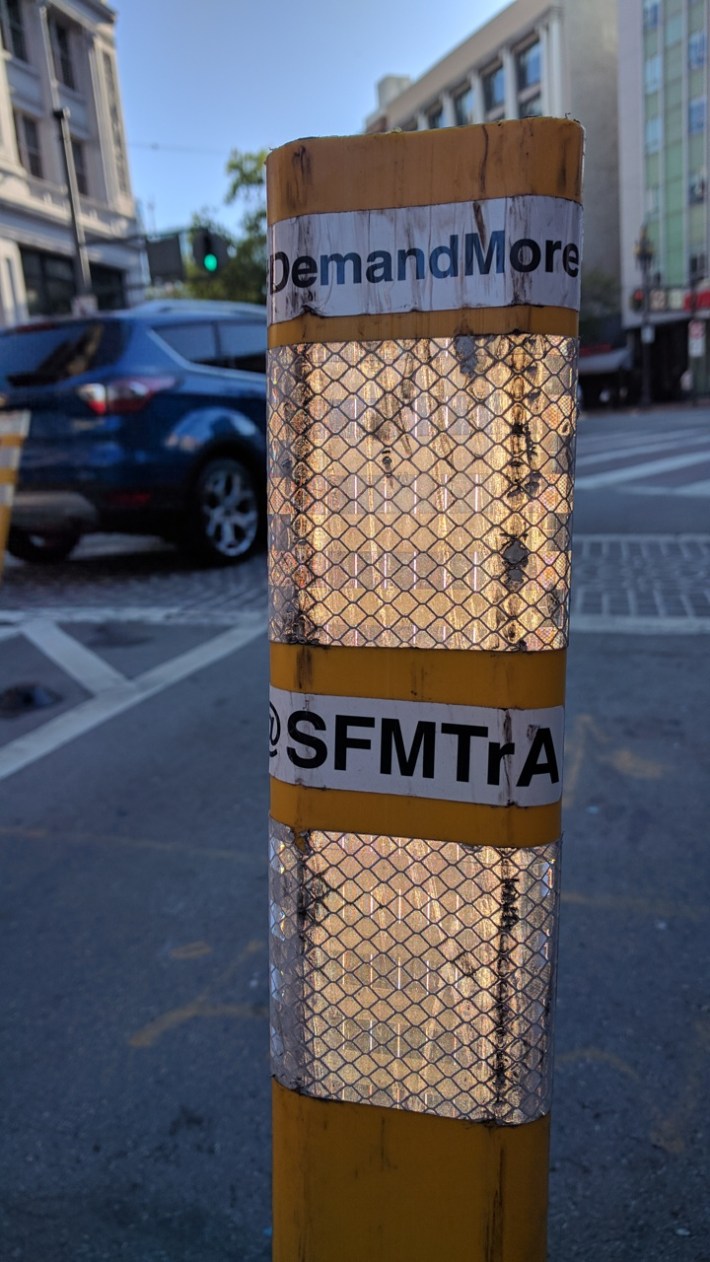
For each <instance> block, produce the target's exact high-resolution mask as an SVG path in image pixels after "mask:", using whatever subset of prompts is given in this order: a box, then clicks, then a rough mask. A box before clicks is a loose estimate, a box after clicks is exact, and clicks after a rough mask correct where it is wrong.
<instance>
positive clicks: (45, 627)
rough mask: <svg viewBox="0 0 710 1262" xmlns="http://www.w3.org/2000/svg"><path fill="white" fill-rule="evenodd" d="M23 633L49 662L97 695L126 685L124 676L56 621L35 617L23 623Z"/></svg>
mask: <svg viewBox="0 0 710 1262" xmlns="http://www.w3.org/2000/svg"><path fill="white" fill-rule="evenodd" d="M22 634H23V635H24V637H25V639H26V640H30V641H31V643H32V644H34V645H35V647H36V648H38V649H40V651H41V652H42V653H44V655H45V657H48V658H49V659H50V661H52V662H55V663H56V665H57V666H60V667H61V669H62V670H63V671H66V673H67V675H71V676H72V677H73V678H74V679H76V680H77V681H78V683H80V684H81V686H82V688H86V690H87V691H88V692H93V693H94V694H96V695H98V694H99V693H102V692H110V691H111V690H112V689H114V688H116V687H120V685H121V684H125V682H126V679H125V676H124V675H122V674H121V673H120V671H117V670H114V668H113V666H109V664H108V662H106V661H104V659H103V658H102V657H99V656H98V654H97V653H92V652H91V650H90V649H87V648H85V647H84V645H83V644H80V643H79V641H78V640H75V639H74V637H73V636H72V635H67V633H66V631H62V628H61V627H58V626H57V624H56V622H50V621H48V620H47V619H46V618H32V619H29V620H28V621H27V622H23V623H22Z"/></svg>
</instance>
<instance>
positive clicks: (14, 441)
mask: <svg viewBox="0 0 710 1262" xmlns="http://www.w3.org/2000/svg"><path fill="white" fill-rule="evenodd" d="M29 423H30V414H29V412H21V411H20V412H4V413H3V412H0V578H2V572H3V568H4V565H5V549H6V547H7V537H8V535H9V533H10V518H11V516H12V501H13V498H14V494H15V483H16V481H17V470H18V469H19V467H20V456H21V453H22V444H23V442H24V440H25V438H26V437H27V431H28V429H29Z"/></svg>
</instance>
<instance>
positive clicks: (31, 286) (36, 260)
mask: <svg viewBox="0 0 710 1262" xmlns="http://www.w3.org/2000/svg"><path fill="white" fill-rule="evenodd" d="M20 255H21V258H22V270H23V272H24V274H25V290H26V293H27V310H28V313H29V314H30V315H31V316H36V315H68V314H70V312H71V307H72V298H73V297H74V295H75V293H76V281H75V278H74V264H73V262H72V260H71V259H70V258H66V257H65V256H64V255H60V254H45V253H44V251H41V250H25V249H23V248H22V246H21V247H20Z"/></svg>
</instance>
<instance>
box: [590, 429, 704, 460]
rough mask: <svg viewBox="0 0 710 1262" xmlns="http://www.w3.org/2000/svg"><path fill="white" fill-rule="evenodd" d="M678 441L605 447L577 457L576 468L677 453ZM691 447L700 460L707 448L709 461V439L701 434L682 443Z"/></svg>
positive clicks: (671, 438) (666, 440)
mask: <svg viewBox="0 0 710 1262" xmlns="http://www.w3.org/2000/svg"><path fill="white" fill-rule="evenodd" d="M679 441H680V440H679V439H678V438H677V437H676V435H675V434H674V435H672V436H671V437H669V438H667V439H665V440H663V441H660V440H659V441H658V442H656V443H640V444H639V443H637V444H636V445H635V446H634V447H624V448H623V449H621V448H620V447H618V446H616V445H615V446H614V447H613V448H610V447H609V446H608V445H607V446H606V447H605V448H604V450H603V451H597V452H592V453H591V454H589V455H588V454H586V453H585V454H583V455H578V456H577V468H578V469H579V468H580V467H582V466H586V465H591V464H604V463H605V461H606V462H609V461H612V460H613V461H617V462H618V460H619V459H621V458H625V457H627V456H636V455H638V456H645V455H651V454H652V453H653V452H659V451H669V450H671V451H677V450H678V444H679ZM691 445H697V447H699V448H700V452H699V453H698V455H699V458H700V459H701V460H702V459H703V455H702V449H703V448H707V458H708V460H710V439H708V437H707V435H705V434H703V435H702V436H700V437H698V438H694V439H692V440H686V441H685V443H684V446H691Z"/></svg>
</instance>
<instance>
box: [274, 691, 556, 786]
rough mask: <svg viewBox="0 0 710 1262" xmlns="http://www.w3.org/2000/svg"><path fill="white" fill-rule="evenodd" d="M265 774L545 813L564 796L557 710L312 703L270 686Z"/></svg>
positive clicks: (327, 699)
mask: <svg viewBox="0 0 710 1262" xmlns="http://www.w3.org/2000/svg"><path fill="white" fill-rule="evenodd" d="M270 703H271V704H270V722H269V756H270V772H271V775H272V776H274V777H275V778H276V779H277V780H283V781H285V782H286V783H287V784H300V785H305V786H306V787H308V788H313V789H347V790H350V791H354V792H357V793H391V794H397V795H400V796H405V797H418V798H437V799H440V800H443V801H447V802H476V803H481V804H485V805H490V806H511V805H517V806H543V805H546V804H548V803H551V802H557V801H558V800H559V798H560V797H561V794H562V742H563V728H564V708H563V707H562V706H551V707H549V708H547V709H537V710H517V709H493V708H490V707H485V706H467V705H448V704H444V703H441V702H420V701H385V700H383V699H382V698H374V699H372V698H366V697H333V696H316V695H313V694H310V693H301V692H287V691H284V690H283V689H280V688H272V689H271V692H270Z"/></svg>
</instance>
